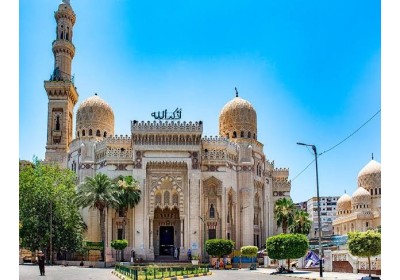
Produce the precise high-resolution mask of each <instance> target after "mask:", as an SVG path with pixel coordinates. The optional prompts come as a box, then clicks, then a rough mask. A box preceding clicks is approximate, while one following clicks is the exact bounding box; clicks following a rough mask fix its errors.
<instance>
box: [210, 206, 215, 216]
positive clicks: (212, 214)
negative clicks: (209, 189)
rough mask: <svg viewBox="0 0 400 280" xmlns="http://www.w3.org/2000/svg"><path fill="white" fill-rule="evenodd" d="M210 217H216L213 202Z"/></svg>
mask: <svg viewBox="0 0 400 280" xmlns="http://www.w3.org/2000/svg"><path fill="white" fill-rule="evenodd" d="M210 218H215V209H214V204H211V206H210Z"/></svg>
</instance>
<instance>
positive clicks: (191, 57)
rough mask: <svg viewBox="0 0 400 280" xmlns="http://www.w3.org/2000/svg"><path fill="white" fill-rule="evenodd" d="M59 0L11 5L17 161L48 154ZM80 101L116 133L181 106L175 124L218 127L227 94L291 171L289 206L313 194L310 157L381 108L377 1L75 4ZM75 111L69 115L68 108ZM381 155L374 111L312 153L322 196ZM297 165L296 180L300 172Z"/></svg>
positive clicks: (209, 130) (212, 132)
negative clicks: (107, 111) (15, 14)
mask: <svg viewBox="0 0 400 280" xmlns="http://www.w3.org/2000/svg"><path fill="white" fill-rule="evenodd" d="M60 2H61V1H54V0H53V1H50V0H42V1H29V0H21V1H20V3H19V9H20V10H19V18H20V20H19V158H20V159H27V160H31V159H32V157H33V156H34V155H36V156H38V157H39V158H42V159H43V158H44V153H45V145H46V133H47V132H46V128H47V96H46V92H45V90H44V87H43V81H44V80H47V79H48V78H49V76H50V74H51V73H52V71H53V63H54V57H53V54H52V51H51V43H52V41H53V40H54V39H55V27H56V22H55V19H54V11H56V10H57V7H58V4H59V3H60ZM71 5H72V7H73V9H74V11H75V13H76V16H77V20H76V24H75V26H74V37H73V43H74V45H75V47H76V54H75V57H74V60H73V63H72V73H73V74H74V76H75V86H76V87H77V90H78V93H79V101H78V104H77V105H76V106H75V111H74V112H75V113H76V109H77V108H78V107H79V104H80V103H81V102H83V101H84V100H85V99H86V98H88V97H90V96H92V95H93V94H94V93H97V94H98V95H99V96H100V97H101V98H103V99H104V100H105V101H106V102H107V103H108V104H110V106H111V107H112V108H113V110H114V114H115V133H116V134H124V135H125V134H129V133H130V121H131V120H140V121H141V120H144V121H147V120H150V121H152V120H153V118H152V117H151V113H152V112H154V111H159V110H163V109H168V111H173V110H174V109H175V108H176V107H180V108H182V120H184V121H199V120H202V121H203V123H204V130H203V131H204V135H207V136H216V135H218V116H219V112H220V110H221V109H222V107H223V106H224V105H225V104H226V103H227V102H228V101H230V100H231V99H232V98H233V97H234V88H235V87H237V88H238V91H239V96H240V97H242V98H244V99H246V100H248V101H249V102H250V103H251V104H252V105H253V107H254V108H255V110H256V111H257V121H258V140H259V141H260V142H262V143H263V144H264V152H265V154H266V156H267V159H269V160H273V161H274V163H275V167H277V168H289V172H290V176H289V178H290V179H294V180H292V192H291V194H292V198H293V200H294V201H295V202H300V201H304V200H307V199H308V198H310V197H312V196H315V195H316V183H315V165H311V166H310V167H309V168H307V169H306V170H305V171H304V172H303V173H301V172H302V171H303V170H304V168H305V167H306V166H307V165H308V164H309V163H310V162H311V161H312V160H313V159H314V157H313V153H312V150H311V149H307V148H306V147H302V146H298V145H296V142H304V143H308V144H314V145H316V146H317V150H318V152H323V151H325V150H328V149H330V148H331V147H333V146H335V145H336V144H338V143H339V142H341V141H342V140H343V139H345V138H346V137H348V136H349V135H350V134H352V133H353V132H354V131H356V130H357V129H358V128H360V127H361V126H362V125H363V124H364V123H365V122H366V121H367V120H368V119H370V118H371V117H372V116H373V115H375V114H376V113H377V112H378V111H379V110H380V109H381V40H380V38H381V22H380V21H381V6H380V1H362V0H360V1H337V0H335V1H293V0H292V1H237V2H234V1H233V2H232V1H128V0H118V1H105V0H97V1H91V0H85V1H74V0H71ZM74 117H75V116H74ZM372 153H373V154H374V158H375V160H377V161H378V162H381V114H380V113H378V114H377V115H376V116H375V117H374V118H373V119H372V120H370V121H369V122H368V123H367V124H366V125H365V126H363V127H362V128H361V129H360V130H359V131H358V132H357V133H355V134H354V135H353V136H352V137H350V138H349V139H347V140H346V141H344V142H343V143H342V144H340V145H339V146H337V147H336V148H334V149H333V150H331V151H329V152H327V153H325V154H324V155H322V156H321V157H320V158H319V159H318V169H319V186H320V195H321V196H327V195H337V196H340V195H342V194H343V193H344V191H345V190H346V191H347V193H349V194H352V193H353V192H354V191H355V190H356V187H357V174H358V172H359V171H360V170H361V168H362V167H364V165H365V164H367V163H368V162H369V160H370V159H371V154H372ZM299 173H301V174H300V175H299V176H297V175H298V174H299Z"/></svg>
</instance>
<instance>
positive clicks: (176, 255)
mask: <svg viewBox="0 0 400 280" xmlns="http://www.w3.org/2000/svg"><path fill="white" fill-rule="evenodd" d="M174 259H176V260H177V259H178V247H175V250H174Z"/></svg>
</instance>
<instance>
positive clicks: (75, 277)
mask: <svg viewBox="0 0 400 280" xmlns="http://www.w3.org/2000/svg"><path fill="white" fill-rule="evenodd" d="M113 270H114V268H88V267H80V266H59V265H54V266H46V267H45V271H46V275H45V276H40V272H39V266H37V265H31V264H24V265H19V279H20V280H35V279H38V280H39V279H40V280H44V279H46V280H88V279H93V280H117V279H119V278H118V277H117V276H115V275H113V274H111V271H113Z"/></svg>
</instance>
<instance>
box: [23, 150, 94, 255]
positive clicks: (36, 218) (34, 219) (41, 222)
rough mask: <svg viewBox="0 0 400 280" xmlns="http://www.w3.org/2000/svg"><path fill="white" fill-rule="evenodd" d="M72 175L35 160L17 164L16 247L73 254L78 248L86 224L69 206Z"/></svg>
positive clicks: (72, 207)
mask: <svg viewBox="0 0 400 280" xmlns="http://www.w3.org/2000/svg"><path fill="white" fill-rule="evenodd" d="M75 187H76V176H75V173H74V172H72V171H71V170H68V169H62V168H60V167H59V166H58V165H52V164H43V163H41V162H40V161H39V160H38V159H37V158H35V159H34V162H33V163H31V164H26V163H24V164H22V165H21V164H20V172H19V225H20V226H19V237H20V245H21V247H23V248H27V249H29V250H31V251H35V250H39V249H41V250H45V251H46V252H47V254H48V259H50V261H52V256H50V255H49V254H50V251H53V252H61V251H70V252H76V251H79V250H80V249H81V246H82V241H83V234H84V231H85V230H86V225H85V224H84V222H83V219H82V216H81V215H80V213H79V207H78V206H77V205H75V204H74V203H73V200H74V198H75V195H76V193H75Z"/></svg>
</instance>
